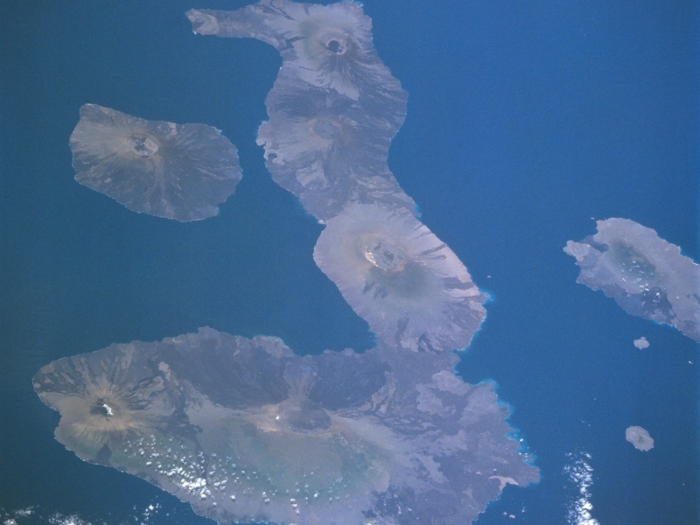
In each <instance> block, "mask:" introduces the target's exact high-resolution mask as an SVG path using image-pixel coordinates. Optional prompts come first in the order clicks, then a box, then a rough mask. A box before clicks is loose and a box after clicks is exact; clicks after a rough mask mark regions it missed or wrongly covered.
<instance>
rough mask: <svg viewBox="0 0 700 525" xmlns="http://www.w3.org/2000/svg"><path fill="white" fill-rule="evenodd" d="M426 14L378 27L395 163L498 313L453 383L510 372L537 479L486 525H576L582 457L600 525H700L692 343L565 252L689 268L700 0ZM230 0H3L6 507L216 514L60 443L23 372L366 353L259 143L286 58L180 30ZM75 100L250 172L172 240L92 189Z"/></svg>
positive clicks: (699, 164)
mask: <svg viewBox="0 0 700 525" xmlns="http://www.w3.org/2000/svg"><path fill="white" fill-rule="evenodd" d="M435 4H440V5H434V4H432V3H431V4H427V3H426V2H424V1H421V2H419V1H416V0H405V1H402V2H400V3H399V2H395V1H389V0H377V1H374V0H368V1H367V2H366V3H365V11H366V13H367V14H368V15H369V16H371V17H372V19H373V21H374V28H375V31H374V41H375V45H376V47H377V50H378V52H379V55H380V56H381V58H382V59H383V60H384V62H385V63H386V64H387V65H388V66H389V67H390V68H391V70H392V72H393V74H394V76H396V77H397V78H399V79H400V80H401V82H402V84H403V86H404V88H406V89H407V90H408V91H409V94H410V97H409V106H408V108H409V109H408V117H407V119H406V123H405V125H404V127H403V128H402V129H401V131H400V133H399V135H398V136H397V137H396V139H395V140H394V143H393V145H392V149H391V152H390V158H389V162H390V166H391V168H392V170H393V171H394V173H395V175H396V177H397V179H398V180H399V182H400V184H401V185H402V187H403V188H404V189H405V190H406V192H407V193H408V194H409V195H411V196H413V197H414V198H415V199H416V201H417V202H418V204H419V206H420V210H421V212H422V220H423V221H424V222H425V223H426V224H427V225H428V226H429V227H430V228H431V229H432V230H433V231H434V232H435V233H436V234H437V235H438V236H439V237H440V238H441V239H442V240H444V241H445V242H447V243H448V244H449V245H450V247H451V248H452V249H453V250H454V251H455V252H456V253H457V254H458V255H459V256H460V258H461V259H462V260H463V262H464V263H465V264H466V265H467V267H468V268H469V270H470V272H471V274H472V276H473V277H474V280H475V281H476V282H477V284H479V285H480V286H481V287H482V288H484V289H485V290H488V291H489V293H491V294H492V295H493V297H494V301H493V302H492V303H490V304H489V305H488V318H487V320H486V322H485V323H484V324H483V326H482V330H481V332H480V333H479V334H478V336H477V337H476V338H475V340H474V341H473V343H472V345H471V346H470V348H469V349H468V351H467V352H466V353H465V356H464V359H463V361H462V362H461V363H460V365H459V367H458V368H459V371H460V373H461V374H462V375H463V377H464V378H465V379H466V380H467V381H470V382H478V381H481V380H485V379H490V380H493V381H496V382H497V383H498V384H499V389H498V393H499V395H500V396H501V397H502V399H503V401H504V402H507V403H509V404H510V405H512V407H513V409H514V414H513V416H512V417H511V423H512V425H513V426H514V427H516V428H517V429H519V431H520V434H519V437H522V438H524V439H525V441H526V443H527V447H528V450H530V451H531V452H533V453H534V454H536V456H537V461H536V464H537V465H538V466H539V467H540V469H541V471H542V477H543V480H542V482H541V483H540V484H538V485H536V486H532V487H529V488H527V489H521V488H513V487H508V488H507V489H506V491H505V492H504V494H503V496H502V498H501V500H500V501H498V502H496V503H494V504H493V505H491V507H490V508H489V510H488V512H487V513H486V514H485V515H484V516H482V518H480V520H479V522H478V523H479V525H490V524H500V523H522V524H533V525H534V524H537V525H542V524H545V525H546V524H559V523H575V521H571V520H570V519H569V518H567V512H569V510H570V509H571V508H572V505H573V504H574V502H575V501H576V500H577V498H580V497H581V496H580V486H577V485H576V484H575V483H573V482H572V481H571V480H570V476H569V475H568V474H567V473H566V472H565V469H566V468H567V465H568V466H569V467H571V466H572V465H574V464H575V463H576V462H577V461H579V460H581V459H582V458H584V459H585V461H586V463H587V464H588V465H589V467H590V469H591V470H592V478H591V481H592V484H591V485H590V487H588V489H587V491H588V493H589V495H590V502H591V504H592V505H593V510H592V515H593V517H594V518H595V519H596V520H598V522H599V523H600V524H601V525H612V524H614V525H626V524H630V525H632V524H634V525H645V524H658V523H673V524H677V525H685V524H688V525H692V524H695V523H698V522H699V521H700V515H699V513H700V507H699V505H700V502H699V499H700V496H699V494H700V480H699V473H700V457H699V456H700V454H699V453H700V441H699V439H698V432H699V421H700V418H699V415H698V414H699V412H698V409H699V406H698V399H699V389H698V384H699V372H698V360H699V358H700V356H699V355H698V352H699V350H698V348H697V345H696V344H694V343H693V342H692V341H691V340H690V339H688V338H686V337H684V336H682V335H681V334H680V333H678V332H676V331H675V330H673V329H671V328H668V327H662V326H658V325H655V324H653V323H650V322H648V321H644V320H642V319H639V318H634V317H631V316H629V315H627V314H626V313H625V312H624V311H623V310H622V309H620V308H619V307H618V306H617V305H616V304H615V303H614V302H613V301H612V300H610V299H607V298H605V297H604V296H603V294H602V293H594V292H592V291H590V290H589V289H587V288H586V287H584V286H582V285H577V284H576V283H575V279H576V276H577V274H578V269H577V268H576V266H575V265H574V264H573V259H571V258H570V257H568V256H566V255H565V254H564V253H563V251H562V247H563V246H564V244H565V243H566V241H567V240H569V239H576V240H579V239H581V238H583V237H585V236H586V235H589V234H593V233H594V232H595V223H594V221H593V220H591V218H592V217H593V218H596V219H603V218H607V217H626V218H631V219H634V220H636V221H638V222H640V223H642V224H644V225H645V226H648V227H652V228H654V229H656V230H657V231H658V233H659V235H660V236H661V237H663V238H665V239H666V240H668V241H670V242H672V243H674V244H678V245H680V246H681V247H682V249H683V251H684V253H685V254H686V255H688V256H691V257H693V258H694V259H695V260H696V261H700V244H699V239H698V228H697V226H698V201H699V196H700V192H699V177H698V175H699V174H700V155H699V151H700V148H699V146H698V136H700V135H699V132H700V129H699V128H700V125H699V123H700V115H699V112H698V93H699V91H698V87H699V84H700V78H699V74H698V73H699V71H698V69H699V67H700V66H699V64H700V60H699V59H700V57H699V56H698V49H699V46H698V44H699V43H700V40H699V38H698V27H699V22H700V17H699V12H698V6H697V4H696V3H692V2H672V1H669V0H665V1H656V2H651V1H650V2H634V3H625V2H607V1H602V0H600V1H598V0H587V1H585V2H584V1H580V2H554V1H544V2H539V1H524V2H518V3H513V2H510V1H501V2H498V1H489V2H464V1H461V0H460V1H457V0H454V1H450V2H441V3H437V2H436V3H435ZM239 5H242V4H241V3H239V2H233V1H230V2H223V1H220V0H219V1H209V0H207V1H206V2H200V3H199V4H191V3H188V2H181V1H179V0H168V1H167V2H166V1H160V2H136V1H130V2H119V3H106V2H103V3H95V2H87V1H85V2H72V3H70V4H69V5H68V4H63V3H58V2H50V1H48V0H44V1H37V0H24V1H23V2H3V3H2V4H0V45H1V48H0V53H1V55H0V118H1V121H2V127H1V128H0V148H2V149H1V150H0V177H1V178H0V220H1V221H2V222H1V223H0V265H1V266H0V272H1V273H0V509H5V510H6V511H8V510H12V509H19V508H25V507H28V506H36V513H37V515H38V514H42V515H44V516H47V515H49V514H51V513H54V512H60V513H62V514H72V513H77V514H78V515H79V516H80V517H81V518H82V519H84V520H89V521H91V522H92V523H101V522H107V523H119V522H127V521H128V522H135V521H134V520H137V521H138V520H146V521H149V522H150V523H208V520H205V519H203V518H198V517H196V516H195V515H194V514H193V513H192V512H191V511H190V510H189V507H188V506H187V505H184V504H181V503H179V502H178V501H177V500H175V499H174V498H172V497H170V496H168V495H167V494H164V493H162V492H160V491H159V490H158V489H156V488H155V487H152V486H151V485H149V484H148V483H146V482H144V481H141V480H139V479H136V478H132V477H130V476H127V475H124V474H120V473H118V472H116V471H114V470H111V469H106V468H102V467H98V466H93V465H88V464H87V463H83V462H81V461H79V460H78V459H77V458H75V456H74V455H73V454H72V453H70V452H67V451H65V449H64V448H63V446H62V445H60V444H59V443H58V442H56V441H54V440H53V437H52V432H53V429H54V427H55V425H56V424H57V422H58V416H57V414H56V413H54V412H52V411H50V410H49V409H48V408H46V407H44V406H43V405H42V404H41V402H40V401H39V399H38V398H37V397H36V396H35V394H34V393H33V390H32V387H31V381H30V379H31V377H32V375H33V374H34V373H35V372H36V371H37V370H38V369H39V368H40V367H41V366H43V365H45V364H47V363H48V362H49V361H51V360H53V359H57V358H59V357H62V356H67V355H73V354H77V353H83V352H89V351H93V350H96V349H99V348H102V347H105V346H107V345H109V344H110V343H113V342H126V341H130V340H133V339H141V340H147V341H152V340H158V339H161V338H163V337H166V336H173V335H177V334H181V333H185V332H188V331H192V330H195V329H196V328H198V327H199V326H204V325H210V326H212V327H214V328H216V329H219V330H223V331H227V332H230V333H233V334H240V335H244V336H252V335H255V334H269V335H276V336H279V337H282V338H283V339H284V340H285V342H286V343H287V344H288V345H289V346H290V347H292V348H294V349H295V350H296V351H297V352H300V353H309V352H310V353H318V352H320V351H322V350H323V349H326V348H330V349H336V350H339V349H343V348H346V347H351V348H355V349H359V350H361V349H365V348H368V347H370V346H371V345H372V337H371V334H369V333H368V331H367V326H366V324H365V323H364V322H363V321H362V320H361V319H359V318H358V317H357V316H355V314H354V313H353V312H352V310H351V309H350V308H349V306H347V304H346V303H345V302H344V301H343V299H342V298H341V296H340V294H339V293H338V292H337V290H336V289H335V287H334V285H333V284H332V283H330V281H328V280H327V279H326V278H325V276H324V275H323V274H322V273H321V272H320V270H318V269H317V268H316V266H315V265H314V263H313V260H312V251H313V245H314V243H315V241H316V238H317V237H318V235H319V233H320V231H321V227H320V226H319V225H318V224H316V223H315V221H314V220H313V219H312V218H310V217H309V216H307V215H305V214H304V213H303V211H302V209H301V207H300V205H299V204H298V202H297V201H296V199H295V198H294V197H293V196H292V195H290V194H288V193H286V192H285V191H283V190H282V189H280V188H279V187H278V186H276V185H275V184H274V183H273V182H272V181H271V179H270V177H269V174H268V173H267V172H266V170H265V168H264V165H263V161H262V150H261V149H260V148H258V147H257V146H256V145H255V136H256V131H257V126H258V125H259V123H260V122H261V121H262V120H264V119H265V118H266V112H265V108H264V105H263V101H264V98H265V95H266V93H267V91H268V90H269V89H270V87H271V85H272V82H273V81H274V78H275V76H276V74H277V70H278V68H279V66H280V64H281V59H280V58H279V56H278V55H277V53H276V52H275V51H274V50H273V49H272V48H270V47H268V46H266V45H264V44H262V43H260V42H256V41H252V40H245V41H237V40H230V39H217V38H203V37H196V36H194V35H193V34H192V32H191V29H190V25H189V22H188V21H187V19H186V18H185V17H184V15H183V13H184V12H185V11H186V10H187V9H189V8H191V7H210V8H224V9H233V8H236V7H238V6H239ZM86 102H92V103H97V104H101V105H104V106H108V107H113V108H115V109H118V110H120V111H124V112H126V113H130V114H134V115H138V116H140V117H142V118H147V119H154V120H155V119H157V120H170V121H173V122H183V123H184V122H202V123H206V124H209V125H213V126H216V127H217V128H219V129H221V130H223V133H224V134H225V135H226V136H227V137H228V138H229V139H230V140H231V141H232V142H233V143H234V144H236V145H237V146H238V148H239V154H240V157H241V164H242V167H243V169H244V179H243V181H242V182H241V184H240V185H239V187H238V190H237V192H236V194H235V196H234V197H232V198H231V199H229V201H227V203H226V204H225V205H223V206H222V211H221V214H220V215H219V216H218V217H216V218H213V219H209V220H207V221H203V222H200V223H195V224H185V225H183V224H179V223H173V222H169V221H166V220H162V219H157V218H153V217H148V216H144V215H137V214H134V213H132V212H129V211H128V210H126V209H125V208H123V207H121V206H120V205H118V204H117V203H115V202H114V201H112V200H110V199H109V198H107V197H104V196H102V195H99V194H97V193H95V192H92V191H90V190H88V189H86V188H84V187H82V186H80V185H79V184H77V183H76V182H75V181H74V180H73V174H74V172H73V169H72V167H71V155H70V150H69V148H68V137H69V135H70V133H71V131H72V129H73V127H74V126H75V124H76V122H77V120H78V109H79V107H80V106H81V105H82V104H84V103H86ZM641 335H645V336H646V337H647V339H648V340H649V341H650V343H651V346H650V348H649V349H647V350H644V351H639V350H637V349H636V348H634V347H633V346H632V340H633V339H636V338H638V337H639V336H641ZM630 425H640V426H643V427H645V428H646V429H648V430H649V432H650V433H651V435H652V437H654V439H655V448H654V449H653V450H652V451H651V452H648V453H642V452H639V451H637V450H635V449H634V448H633V447H632V446H631V445H630V444H629V443H627V442H626V441H625V439H624V430H625V428H626V427H627V426H630ZM586 454H587V455H589V456H590V457H587V456H586ZM150 504H154V505H156V504H158V505H160V506H159V507H157V508H156V511H155V512H154V513H153V514H151V515H150V516H148V517H145V516H144V513H143V511H144V509H146V507H147V506H148V505H150ZM504 513H506V514H513V515H515V516H516V517H515V518H508V517H507V516H504ZM168 514H169V515H168ZM30 521H31V520H25V521H24V522H25V523H29V522H30ZM34 521H40V520H38V519H37V518H36V516H35V519H34Z"/></svg>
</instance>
